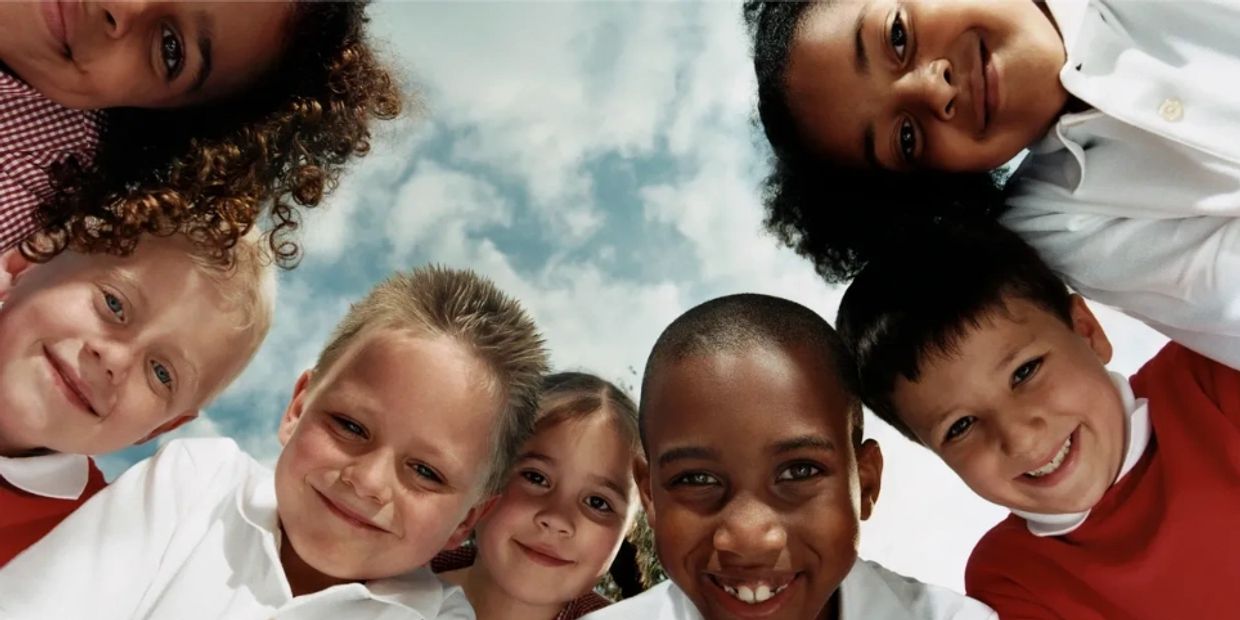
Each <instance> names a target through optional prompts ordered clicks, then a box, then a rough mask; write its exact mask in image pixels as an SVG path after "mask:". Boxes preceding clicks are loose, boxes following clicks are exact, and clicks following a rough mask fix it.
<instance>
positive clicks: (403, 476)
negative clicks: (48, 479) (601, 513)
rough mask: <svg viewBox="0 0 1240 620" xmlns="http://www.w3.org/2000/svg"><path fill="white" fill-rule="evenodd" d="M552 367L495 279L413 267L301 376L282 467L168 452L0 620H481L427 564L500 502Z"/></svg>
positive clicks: (6, 594) (54, 546) (71, 527)
mask: <svg viewBox="0 0 1240 620" xmlns="http://www.w3.org/2000/svg"><path fill="white" fill-rule="evenodd" d="M545 369H546V353H545V351H544V349H543V345H542V339H541V337H540V336H539V335H538V332H537V330H536V328H535V326H534V324H533V322H532V321H531V320H530V319H529V318H528V317H527V316H526V314H525V313H524V312H523V311H522V310H521V308H520V306H519V305H518V304H517V303H516V302H515V301H513V300H512V299H510V298H508V297H506V296H505V295H503V294H502V293H501V292H499V291H498V290H497V289H496V288H495V287H494V286H493V285H492V284H491V283H490V282H488V281H486V280H484V279H482V278H480V277H478V276H477V275H474V274H473V273H471V272H466V271H452V270H448V269H442V268H436V267H431V268H425V269H420V270H417V271H414V272H412V273H410V274H396V275H394V276H393V277H391V278H389V279H388V280H387V281H385V282H383V283H382V284H380V285H379V286H377V287H376V288H375V289H374V290H373V291H371V293H370V294H369V295H368V296H367V297H366V298H365V299H364V300H363V301H361V302H360V303H358V304H356V305H354V306H353V307H352V308H351V309H350V311H349V313H348V315H347V316H346V317H345V319H344V321H343V322H342V323H341V324H340V325H339V326H338V327H337V329H336V332H335V334H334V335H333V337H332V338H331V340H330V342H329V343H328V345H327V346H326V347H325V348H324V350H323V352H322V353H321V355H320V357H319V360H318V362H317V363H316V364H315V366H314V368H313V369H311V370H308V371H306V372H304V373H303V374H302V375H301V376H300V378H298V380H297V382H296V384H295V385H294V388H293V395H292V399H291V401H290V402H289V404H288V407H287V408H286V410H285V412H284V415H283V416H282V418H281V420H280V427H279V439H280V442H281V444H283V446H284V448H283V451H282V452H281V454H280V456H279V459H278V460H277V462H276V467H275V471H274V472H272V471H270V470H268V469H267V468H265V467H263V466H261V465H259V464H258V463H256V462H255V461H254V460H253V459H251V458H249V457H248V456H246V455H244V454H242V453H241V452H240V451H239V450H238V448H237V447H236V445H235V444H234V443H233V442H231V441H230V440H221V439H208V440H183V441H175V442H171V443H169V445H168V446H166V447H165V448H164V449H163V450H161V452H160V453H158V454H156V455H155V456H154V457H153V458H151V459H149V460H147V461H144V462H142V463H139V464H138V465H136V466H135V467H134V468H133V469H132V470H130V472H128V473H126V474H125V475H124V476H122V477H121V478H120V479H119V480H118V481H117V482H116V483H115V484H114V485H113V486H112V487H110V488H108V489H106V490H105V491H103V492H102V493H100V494H99V495H98V496H97V497H96V498H95V499H94V500H93V501H91V502H90V503H89V504H87V505H86V506H85V507H84V508H83V509H82V510H80V511H78V512H77V513H76V514H75V515H74V516H73V517H71V518H70V519H68V520H67V521H66V522H65V523H64V524H63V526H62V527H61V528H59V529H58V530H56V531H55V532H53V533H52V534H51V535H50V536H48V537H47V538H46V539H45V540H44V541H43V542H42V543H40V544H39V545H36V546H35V547H32V548H31V549H30V551H29V552H28V553H27V554H25V555H23V556H21V557H19V558H18V559H17V560H15V561H14V562H12V563H11V564H10V565H9V566H8V567H7V568H6V569H5V570H3V571H0V615H16V616H19V617H65V618H70V617H73V618H76V617H87V616H89V617H92V618H249V617H263V618H285V617H296V618H299V619H302V618H339V617H359V618H362V617H364V618H380V619H382V618H412V619H415V620H421V619H429V618H472V617H473V613H472V611H471V610H470V609H469V605H468V603H467V602H466V601H465V598H464V596H463V595H462V594H461V592H460V590H459V589H457V588H451V589H449V588H447V587H446V586H444V585H443V584H442V583H441V582H439V581H438V580H437V579H435V578H434V576H432V575H431V574H430V572H429V571H428V570H426V569H424V568H421V567H422V566H423V565H424V564H426V562H427V561H429V560H430V559H431V557H433V556H434V555H435V553H436V552H438V551H439V550H441V549H443V548H444V547H451V546H455V545H457V544H459V543H460V542H461V541H462V540H464V539H465V537H466V536H467V535H468V533H469V531H470V529H472V527H473V524H474V523H475V522H476V521H477V519H478V517H480V516H481V515H482V514H483V513H485V512H486V510H487V509H488V507H489V506H490V504H491V501H492V499H493V498H494V495H495V493H496V492H497V490H498V489H499V488H500V486H501V485H502V483H503V480H504V475H505V473H506V471H507V469H508V466H509V464H510V462H511V460H512V458H513V455H514V453H515V450H516V449H517V447H519V446H520V444H521V442H522V440H523V439H524V437H525V436H526V435H527V434H528V432H529V427H530V425H531V421H532V418H533V415H534V411H535V401H536V386H537V384H538V380H539V377H540V376H541V374H542V373H543V372H544V371H545ZM69 583H71V584H74V596H72V597H63V596H59V594H60V593H62V592H63V590H64V586H65V584H69Z"/></svg>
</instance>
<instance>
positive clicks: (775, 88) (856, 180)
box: [743, 0, 1003, 282]
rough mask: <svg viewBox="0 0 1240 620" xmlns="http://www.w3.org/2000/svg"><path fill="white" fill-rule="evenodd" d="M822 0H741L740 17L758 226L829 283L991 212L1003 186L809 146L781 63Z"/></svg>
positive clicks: (982, 176) (998, 205)
mask: <svg viewBox="0 0 1240 620" xmlns="http://www.w3.org/2000/svg"><path fill="white" fill-rule="evenodd" d="M830 4H831V0H819V1H818V2H785V1H763V0H748V1H747V2H745V4H744V8H743V14H744V19H745V23H746V26H747V29H748V31H749V36H750V39H751V41H752V52H753V65H754V75H755V77H756V78H757V83H758V110H757V112H758V120H759V122H760V124H761V125H762V129H763V131H764V133H765V134H766V138H767V141H768V142H769V143H770V145H771V150H772V158H771V168H772V169H771V172H770V174H769V175H768V176H767V178H766V180H765V181H764V182H763V187H762V201H763V204H764V205H765V208H766V212H767V213H766V226H767V229H768V230H770V231H771V232H772V233H773V234H774V235H775V236H776V237H777V238H778V239H779V240H780V241H781V242H783V243H784V244H785V245H787V246H789V247H791V248H793V249H794V250H796V252H797V253H798V254H800V255H801V256H803V257H805V258H807V259H809V260H811V261H812V262H813V263H814V266H815V268H816V269H817V270H818V273H819V274H820V275H822V276H823V277H824V278H826V279H827V280H828V281H830V282H844V281H847V280H849V279H851V278H852V277H853V276H855V275H856V274H857V272H858V271H859V270H860V269H861V267H863V266H864V265H865V262H866V260H868V259H869V258H870V257H871V256H873V255H874V254H876V253H878V252H882V251H883V250H884V249H885V248H887V247H891V246H894V245H898V244H899V243H900V240H901V239H904V238H906V237H909V236H913V235H917V234H920V232H921V231H922V230H924V229H925V228H926V227H929V226H932V225H933V224H934V222H936V221H939V220H943V219H960V218H976V217H979V216H981V217H985V218H993V217H995V216H996V215H998V214H999V213H1000V212H1001V210H1002V209H1003V200H1002V196H1003V190H1002V188H1001V186H1002V184H1001V182H1000V181H999V177H998V176H997V175H996V174H995V173H993V172H971V173H944V172H929V171H917V172H891V171H885V170H868V169H858V168H851V167H847V166H844V165H842V164H838V163H835V162H832V161H830V160H828V159H826V158H825V157H823V156H822V155H821V154H820V153H819V152H818V148H817V147H816V146H815V145H813V144H811V143H809V142H808V141H807V140H806V138H805V132H804V131H803V130H802V128H801V126H800V124H799V123H798V121H797V119H796V118H795V116H794V115H793V113H792V109H791V107H790V105H789V102H788V88H787V70H788V64H789V60H790V57H791V53H792V48H793V45H794V43H795V41H796V36H797V33H798V31H799V29H800V26H801V24H802V23H803V20H804V18H805V16H806V15H807V14H808V12H809V11H810V10H820V9H821V8H822V7H824V6H828V7H829V5H830Z"/></svg>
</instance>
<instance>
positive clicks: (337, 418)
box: [332, 415, 367, 439]
mask: <svg viewBox="0 0 1240 620" xmlns="http://www.w3.org/2000/svg"><path fill="white" fill-rule="evenodd" d="M332 420H333V421H334V422H335V423H336V426H337V427H339V428H340V430H342V431H344V432H345V433H348V434H350V435H353V436H355V437H361V438H363V439H365V438H366V436H367V435H366V427H364V426H362V425H361V424H358V423H357V422H354V421H353V420H350V419H349V418H346V417H344V416H342V415H333V416H332Z"/></svg>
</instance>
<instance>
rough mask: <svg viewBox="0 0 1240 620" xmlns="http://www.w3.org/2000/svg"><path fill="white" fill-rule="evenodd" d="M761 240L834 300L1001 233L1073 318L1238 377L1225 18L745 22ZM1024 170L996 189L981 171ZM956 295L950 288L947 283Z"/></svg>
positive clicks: (1229, 44)
mask: <svg viewBox="0 0 1240 620" xmlns="http://www.w3.org/2000/svg"><path fill="white" fill-rule="evenodd" d="M744 15H745V18H746V22H747V24H748V26H749V29H750V34H751V37H752V39H753V62H754V70H755V73H756V75H757V81H758V114H759V117H760V119H761V122H762V125H763V128H764V130H765V132H766V135H767V138H768V139H769V141H770V143H771V147H772V149H773V152H774V160H775V161H774V170H773V172H772V173H771V175H770V176H769V177H768V179H767V182H766V187H765V190H766V191H765V203H766V207H767V209H768V215H767V225H768V227H769V228H770V229H771V230H772V231H774V232H775V233H776V234H777V235H778V236H779V237H780V238H781V239H782V240H783V241H784V242H785V243H787V244H789V245H791V246H793V247H794V248H796V249H797V250H798V251H799V252H800V253H801V254H802V255H805V256H807V257H809V258H811V259H812V260H813V261H814V262H815V264H816V266H817V268H818V270H819V272H820V273H822V274H823V275H824V276H825V277H827V278H828V279H830V280H833V281H843V280H848V279H850V278H851V277H852V276H854V275H855V274H856V273H857V271H858V270H859V269H860V268H861V267H862V266H863V265H864V263H865V261H866V260H867V259H868V258H869V257H870V256H872V255H874V253H876V252H880V251H882V250H883V249H884V248H887V247H891V246H893V245H898V244H900V242H901V239H905V238H908V236H909V235H921V234H926V233H927V231H930V230H933V228H934V226H935V224H936V222H940V221H942V220H944V219H953V220H961V221H965V222H967V221H969V220H971V219H975V218H976V219H983V220H985V219H994V218H998V219H999V220H1000V222H1001V223H1003V224H1004V225H1005V226H1007V227H1009V228H1011V229H1013V230H1015V231H1016V232H1017V233H1019V234H1020V235H1021V236H1022V237H1024V238H1025V240H1026V241H1028V242H1029V243H1031V244H1032V245H1033V246H1034V247H1036V248H1037V249H1038V251H1039V252H1040V253H1041V254H1042V256H1043V258H1044V259H1045V260H1046V261H1047V263H1048V264H1050V265H1051V266H1052V267H1053V268H1054V269H1055V270H1056V271H1058V272H1060V273H1061V274H1063V276H1064V277H1065V278H1066V279H1067V280H1068V282H1069V283H1070V284H1071V285H1072V286H1073V287H1074V288H1075V289H1077V290H1078V291H1080V292H1081V293H1083V294H1084V295H1085V296H1087V297H1091V298H1093V299H1095V300H1098V301H1101V302H1104V303H1107V304H1110V305H1113V306H1117V307H1119V308H1121V309H1123V310H1124V311H1126V312H1128V313H1129V314H1131V315H1133V316H1135V317H1137V318H1140V319H1142V320H1144V321H1145V322H1147V323H1149V324H1150V325H1151V326H1153V327H1155V328H1156V329H1159V330H1160V331H1162V332H1164V333H1166V334H1167V335H1169V336H1171V337H1172V338H1174V339H1176V340H1178V341H1180V342H1182V343H1184V344H1186V345H1188V346H1190V347H1191V348H1194V349H1196V350H1198V351H1200V352H1202V353H1204V354H1207V355H1210V356H1211V357H1214V358H1216V359H1219V360H1221V361H1224V362H1226V363H1228V364H1230V365H1232V366H1240V279H1237V278H1234V277H1226V274H1228V273H1235V272H1236V270H1237V269H1240V221H1238V220H1237V218H1238V217H1240V88H1237V87H1236V85H1235V83H1234V81H1229V80H1227V79H1226V78H1225V76H1232V75H1240V39H1237V38H1236V37H1235V36H1234V33H1235V32H1236V31H1237V29H1240V6H1237V5H1236V4H1235V3H1227V2H1216V1H1213V0H1203V1H1200V2H1191V3H1162V2H1123V1H1119V0H1048V1H1047V2H1033V1H1032V0H1007V1H1005V2H992V1H989V0H924V1H920V2H901V1H899V0H873V1H871V2H851V1H847V0H821V1H818V2H808V3H804V2H759V1H749V2H746V3H745V8H744ZM1025 149H1028V156H1027V157H1026V158H1025V159H1024V160H1023V161H1021V162H1020V165H1019V168H1018V169H1017V170H1016V171H1015V173H1014V174H1013V175H1012V177H1011V178H1010V179H1009V180H1008V181H1007V183H1006V185H1004V184H1003V183H1002V182H1001V180H1000V179H1001V178H1002V177H1001V176H1000V172H999V169H1000V167H1001V166H1003V165H1004V164H1005V162H1009V161H1011V160H1012V159H1013V158H1014V157H1016V156H1018V155H1020V154H1021V153H1022V151H1024V150H1025ZM962 277H965V276H964V274H962Z"/></svg>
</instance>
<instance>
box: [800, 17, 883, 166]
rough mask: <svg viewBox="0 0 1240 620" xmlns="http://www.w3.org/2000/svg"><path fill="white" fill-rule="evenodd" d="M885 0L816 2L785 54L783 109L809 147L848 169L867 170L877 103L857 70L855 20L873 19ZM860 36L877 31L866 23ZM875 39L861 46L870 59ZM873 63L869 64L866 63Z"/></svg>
mask: <svg viewBox="0 0 1240 620" xmlns="http://www.w3.org/2000/svg"><path fill="white" fill-rule="evenodd" d="M888 3H889V1H888V0H875V1H874V2H851V1H847V0H844V1H839V2H821V3H815V4H814V5H813V6H811V7H809V8H807V9H805V13H804V14H803V15H802V17H801V21H800V24H799V25H798V27H797V30H796V33H795V35H794V36H793V39H792V42H791V46H790V48H789V51H788V66H787V70H786V73H785V76H784V77H785V80H786V81H785V86H786V87H787V93H788V107H789V111H790V112H791V113H792V116H793V118H794V119H795V121H796V123H797V124H798V125H799V126H800V127H802V128H803V129H804V130H805V132H806V133H807V134H808V135H809V136H810V140H811V141H812V143H813V145H814V146H815V147H816V148H818V149H821V150H822V151H824V152H825V153H826V154H827V155H829V156H830V157H832V158H834V159H838V160H840V161H842V162H844V163H846V164H848V165H851V166H856V167H861V166H865V165H868V163H869V162H868V160H867V158H866V156H865V152H864V149H863V148H862V145H863V143H864V137H865V130H866V126H867V124H868V122H869V121H868V118H869V116H870V115H872V114H874V113H875V112H876V111H877V110H876V109H875V108H876V107H877V104H878V102H877V101H876V96H875V93H874V92H873V91H872V83H871V81H869V80H865V79H863V78H862V76H861V75H860V74H859V72H858V69H857V63H856V58H857V53H856V50H857V47H856V44H857V28H858V26H859V25H860V21H859V20H860V18H861V17H863V16H868V15H876V14H878V13H879V12H880V11H881V10H882V5H886V4H888ZM865 26H866V27H865V32H863V33H862V34H863V36H866V35H870V34H871V33H870V31H871V30H874V29H876V28H878V27H879V24H878V19H877V18H873V19H870V18H867V23H866V24H865ZM873 41H874V37H872V36H867V38H866V42H867V44H868V48H869V49H870V51H869V55H870V56H873V55H875V54H876V53H878V51H879V50H875V49H873V48H874V47H875V45H874V43H873ZM871 62H873V61H871Z"/></svg>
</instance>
